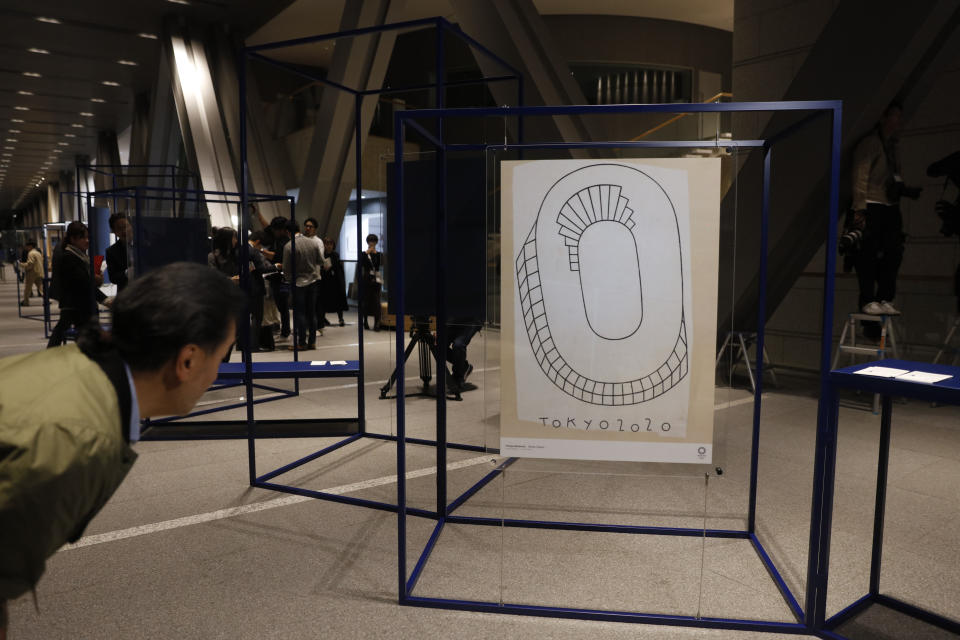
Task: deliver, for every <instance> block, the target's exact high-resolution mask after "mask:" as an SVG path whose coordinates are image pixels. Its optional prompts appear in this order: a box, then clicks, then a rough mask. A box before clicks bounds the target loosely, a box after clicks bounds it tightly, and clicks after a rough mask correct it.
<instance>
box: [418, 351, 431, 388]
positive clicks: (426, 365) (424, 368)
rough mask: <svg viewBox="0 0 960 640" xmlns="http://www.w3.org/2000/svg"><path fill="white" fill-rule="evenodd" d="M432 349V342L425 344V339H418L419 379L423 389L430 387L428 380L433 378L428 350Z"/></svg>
mask: <svg viewBox="0 0 960 640" xmlns="http://www.w3.org/2000/svg"><path fill="white" fill-rule="evenodd" d="M431 351H433V344H427V341H426V340H420V350H419V352H418V355H419V356H420V380H422V381H423V390H424V391H426V390H427V389H429V388H430V381H431V380H432V379H433V368H432V367H431V366H430V352H431Z"/></svg>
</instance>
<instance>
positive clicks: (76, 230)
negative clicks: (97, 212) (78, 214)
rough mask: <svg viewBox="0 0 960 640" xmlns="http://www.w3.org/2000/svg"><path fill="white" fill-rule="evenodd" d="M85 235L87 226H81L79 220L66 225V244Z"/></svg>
mask: <svg viewBox="0 0 960 640" xmlns="http://www.w3.org/2000/svg"><path fill="white" fill-rule="evenodd" d="M85 235H87V225H85V224H83V223H82V222H80V221H79V220H74V221H73V222H71V223H70V224H68V225H67V242H68V243H71V240H76V239H77V238H82V237H83V236H85ZM71 244H72V243H71Z"/></svg>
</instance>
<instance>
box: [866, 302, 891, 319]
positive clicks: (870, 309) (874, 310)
mask: <svg viewBox="0 0 960 640" xmlns="http://www.w3.org/2000/svg"><path fill="white" fill-rule="evenodd" d="M863 312H864V313H866V314H868V315H871V316H882V315H885V314H886V313H887V312H886V311H884V310H883V306H882V305H881V304H880V303H879V302H868V303H867V304H865V305H863Z"/></svg>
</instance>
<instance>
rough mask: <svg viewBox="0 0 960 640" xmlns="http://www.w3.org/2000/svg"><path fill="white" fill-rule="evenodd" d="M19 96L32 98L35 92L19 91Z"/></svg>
mask: <svg viewBox="0 0 960 640" xmlns="http://www.w3.org/2000/svg"><path fill="white" fill-rule="evenodd" d="M17 95H21V96H32V95H33V91H17Z"/></svg>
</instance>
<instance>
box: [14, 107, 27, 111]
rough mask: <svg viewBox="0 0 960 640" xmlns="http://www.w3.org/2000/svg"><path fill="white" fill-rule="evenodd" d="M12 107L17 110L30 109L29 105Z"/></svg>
mask: <svg viewBox="0 0 960 640" xmlns="http://www.w3.org/2000/svg"><path fill="white" fill-rule="evenodd" d="M14 109H16V110H17V111H30V107H21V106H16V107H14Z"/></svg>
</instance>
